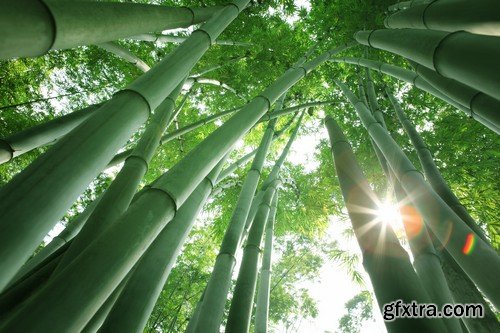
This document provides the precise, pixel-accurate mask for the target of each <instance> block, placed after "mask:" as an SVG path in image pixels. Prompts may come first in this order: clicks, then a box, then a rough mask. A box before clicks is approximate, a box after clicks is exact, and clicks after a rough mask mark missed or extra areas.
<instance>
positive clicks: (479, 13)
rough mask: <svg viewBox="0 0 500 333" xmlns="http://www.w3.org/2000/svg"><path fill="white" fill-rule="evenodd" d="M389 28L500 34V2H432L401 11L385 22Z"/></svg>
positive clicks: (463, 0)
mask: <svg viewBox="0 0 500 333" xmlns="http://www.w3.org/2000/svg"><path fill="white" fill-rule="evenodd" d="M384 24H385V26H386V28H396V29H401V28H412V29H432V30H440V31H449V32H454V31H461V30H463V31H468V32H470V33H474V34H481V35H490V36H500V3H499V2H498V1H496V0H476V1H468V0H454V1H432V2H430V3H427V4H421V5H418V6H412V7H411V8H408V9H405V10H401V11H398V12H396V13H394V14H392V15H390V16H389V17H387V18H386V19H385V21H384Z"/></svg>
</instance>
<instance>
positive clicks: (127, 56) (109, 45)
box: [97, 42, 151, 73]
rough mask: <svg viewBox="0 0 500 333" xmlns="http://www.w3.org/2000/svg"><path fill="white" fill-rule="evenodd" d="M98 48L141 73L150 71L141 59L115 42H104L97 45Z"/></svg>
mask: <svg viewBox="0 0 500 333" xmlns="http://www.w3.org/2000/svg"><path fill="white" fill-rule="evenodd" d="M97 46H99V47H100V48H102V49H104V50H106V51H108V52H109V53H112V54H114V55H115V56H117V57H119V58H121V59H123V60H125V61H127V62H129V63H131V64H132V65H134V66H135V67H137V68H138V69H139V70H140V71H141V72H143V73H146V72H147V71H149V70H150V69H151V67H149V65H148V64H146V63H145V62H144V61H143V60H142V59H140V58H139V57H138V56H136V55H135V54H133V53H132V52H130V51H129V50H127V49H126V48H124V47H123V46H121V45H119V44H117V43H116V42H106V43H101V44H98V45H97Z"/></svg>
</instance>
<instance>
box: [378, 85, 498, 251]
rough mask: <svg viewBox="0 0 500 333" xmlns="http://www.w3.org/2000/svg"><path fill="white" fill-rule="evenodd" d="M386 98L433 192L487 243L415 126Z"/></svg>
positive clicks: (399, 106)
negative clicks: (445, 178)
mask: <svg viewBox="0 0 500 333" xmlns="http://www.w3.org/2000/svg"><path fill="white" fill-rule="evenodd" d="M386 93H387V96H388V97H389V100H390V101H391V103H392V106H393V107H394V110H395V112H396V116H397V118H398V120H399V122H400V123H401V125H402V126H403V128H404V130H405V132H406V134H407V135H408V137H409V138H410V140H411V142H412V144H413V147H414V148H415V150H416V152H417V155H418V158H419V160H420V164H421V165H422V169H423V171H424V175H425V177H426V179H427V181H428V182H429V184H430V185H431V187H432V188H433V189H434V191H435V192H436V193H437V194H438V195H439V196H440V197H441V198H442V199H443V200H444V202H446V203H447V204H448V206H450V208H451V209H453V211H454V212H455V213H456V214H457V215H458V216H459V217H460V218H461V219H462V220H463V221H464V222H465V223H466V224H467V225H468V226H469V228H471V229H472V230H473V231H474V233H475V234H476V235H478V236H479V237H481V239H482V240H484V241H485V242H486V243H488V242H489V240H488V238H487V237H486V236H485V234H484V231H483V230H482V229H481V227H479V225H478V224H477V222H476V221H475V220H474V219H473V218H472V216H470V215H469V213H468V212H467V209H466V208H465V207H464V205H463V204H462V203H461V202H460V200H459V199H458V198H457V196H456V195H455V193H453V191H452V190H451V189H450V187H449V186H448V183H447V182H446V180H444V178H443V176H442V175H441V172H439V169H438V168H437V166H436V163H435V162H434V158H433V156H432V153H431V151H430V150H429V148H428V147H427V145H426V144H425V142H424V140H423V139H422V137H421V136H420V134H419V133H418V132H417V130H416V129H415V126H414V125H413V124H412V123H411V122H410V120H409V119H408V118H407V117H406V115H405V113H404V111H403V109H402V108H401V105H399V103H398V101H397V100H396V98H395V97H394V95H392V94H391V92H390V91H388V90H386Z"/></svg>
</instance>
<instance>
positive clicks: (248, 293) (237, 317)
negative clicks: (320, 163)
mask: <svg viewBox="0 0 500 333" xmlns="http://www.w3.org/2000/svg"><path fill="white" fill-rule="evenodd" d="M278 186H279V181H278V180H277V179H276V180H275V182H273V183H272V184H271V185H270V186H269V187H268V188H267V189H266V191H265V193H264V196H263V198H262V201H261V202H260V205H259V209H258V211H257V214H256V216H255V219H254V222H253V223H252V227H251V228H250V233H249V235H248V240H247V243H246V245H245V247H244V248H243V258H242V260H241V266H240V270H239V272H238V279H237V281H236V286H235V289H234V293H233V299H232V301H231V307H230V308H229V314H228V318H227V324H226V330H225V332H227V333H230V332H237V333H245V332H248V330H249V328H250V318H251V315H252V305H253V299H254V294H255V287H256V285H257V275H258V274H257V272H258V262H259V257H260V252H261V248H260V246H261V243H262V237H263V236H264V230H265V226H266V222H267V220H268V217H269V211H270V208H271V202H272V200H273V197H274V195H275V193H276V190H277V187H278Z"/></svg>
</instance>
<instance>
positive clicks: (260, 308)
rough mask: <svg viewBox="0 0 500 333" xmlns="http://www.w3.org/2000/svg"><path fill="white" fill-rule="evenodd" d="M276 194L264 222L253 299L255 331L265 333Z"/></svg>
mask: <svg viewBox="0 0 500 333" xmlns="http://www.w3.org/2000/svg"><path fill="white" fill-rule="evenodd" d="M278 194H279V192H276V193H275V194H274V197H273V202H272V204H271V210H270V212H269V217H268V220H267V224H266V237H265V241H264V252H263V254H262V266H261V269H260V278H259V289H258V291H257V299H256V301H255V303H256V304H255V333H267V325H268V321H269V295H270V290H271V257H272V252H273V231H274V221H275V218H276V210H277V208H278Z"/></svg>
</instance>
